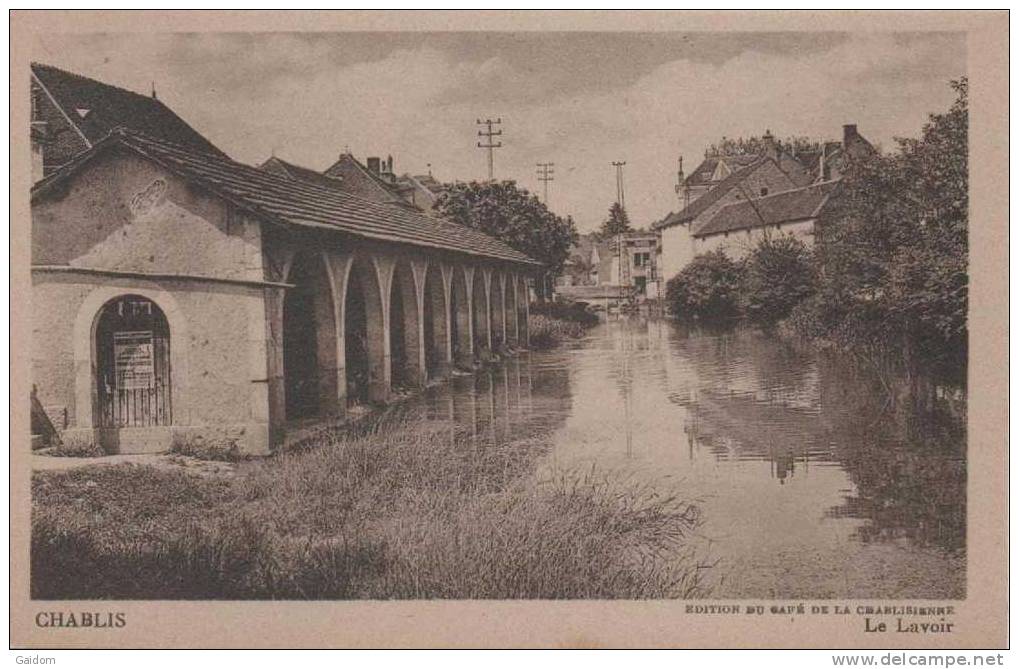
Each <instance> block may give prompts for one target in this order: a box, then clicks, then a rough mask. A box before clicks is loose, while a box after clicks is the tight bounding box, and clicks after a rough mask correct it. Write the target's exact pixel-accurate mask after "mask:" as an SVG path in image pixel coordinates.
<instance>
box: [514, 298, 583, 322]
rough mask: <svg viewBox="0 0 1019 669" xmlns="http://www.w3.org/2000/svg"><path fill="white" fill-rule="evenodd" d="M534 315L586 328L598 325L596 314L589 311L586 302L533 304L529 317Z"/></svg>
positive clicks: (562, 300) (568, 301)
mask: <svg viewBox="0 0 1019 669" xmlns="http://www.w3.org/2000/svg"><path fill="white" fill-rule="evenodd" d="M535 315H543V316H548V317H549V318H557V319H559V320H563V321H570V322H572V323H578V324H580V325H584V326H586V327H592V326H595V325H597V324H598V314H596V313H594V312H593V311H591V309H590V308H589V306H588V304H587V303H586V302H579V301H576V300H564V299H558V300H555V301H554V302H535V303H534V304H532V305H531V316H535Z"/></svg>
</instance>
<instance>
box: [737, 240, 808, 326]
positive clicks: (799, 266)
mask: <svg viewBox="0 0 1019 669" xmlns="http://www.w3.org/2000/svg"><path fill="white" fill-rule="evenodd" d="M813 275H814V268H813V266H812V262H811V254H810V251H809V250H808V249H807V246H806V244H804V243H803V242H801V241H800V240H798V239H796V238H795V237H793V236H792V235H778V236H772V235H768V234H766V235H765V236H764V237H763V238H762V239H761V241H760V242H758V244H757V245H756V246H755V247H754V248H753V250H751V252H750V255H748V256H747V258H746V261H745V267H744V280H743V304H744V311H745V313H746V317H747V318H748V319H749V320H751V321H755V322H757V323H761V324H763V325H774V324H775V323H777V322H778V321H780V320H782V319H784V318H786V317H787V316H788V315H789V314H790V312H792V310H793V308H794V307H796V306H797V305H798V304H799V303H800V302H802V301H803V300H805V299H806V298H807V297H809V296H810V295H811V293H813V291H814V276H813Z"/></svg>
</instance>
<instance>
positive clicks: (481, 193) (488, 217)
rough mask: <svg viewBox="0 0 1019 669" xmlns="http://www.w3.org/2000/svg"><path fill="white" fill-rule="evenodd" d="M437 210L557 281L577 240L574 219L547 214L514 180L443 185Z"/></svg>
mask: <svg viewBox="0 0 1019 669" xmlns="http://www.w3.org/2000/svg"><path fill="white" fill-rule="evenodd" d="M435 210H436V211H437V212H438V213H439V214H441V215H442V216H444V217H446V218H448V219H449V220H451V221H454V222H456V223H459V224H460V225H466V226H469V227H472V228H477V229H478V230H481V231H483V232H486V233H488V234H490V235H492V236H493V237H495V238H496V239H500V240H502V241H503V242H506V244H508V245H509V246H511V247H513V248H515V249H516V250H518V251H520V252H521V253H524V254H526V255H528V256H530V257H531V258H534V259H535V260H538V261H540V262H541V263H542V264H544V265H545V268H546V269H547V270H548V272H549V273H550V274H551V275H553V276H558V275H559V274H560V273H561V272H562V269H563V264H564V263H565V262H566V259H567V258H568V257H569V253H570V248H571V247H572V246H573V245H574V244H575V243H576V241H577V230H576V226H575V225H574V223H573V219H572V218H571V217H569V216H567V217H565V218H563V217H561V216H558V215H556V214H554V213H553V212H551V211H549V209H548V207H546V206H545V204H544V203H543V202H541V200H539V199H538V198H537V197H536V196H534V195H531V194H530V193H528V192H527V190H526V189H523V188H519V187H517V185H516V182H514V181H486V182H484V183H479V182H476V181H472V182H470V183H462V182H459V183H455V184H449V185H447V186H446V189H445V191H444V192H443V194H442V196H441V197H440V198H439V200H438V202H436V203H435Z"/></svg>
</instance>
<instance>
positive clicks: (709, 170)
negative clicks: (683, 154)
mask: <svg viewBox="0 0 1019 669" xmlns="http://www.w3.org/2000/svg"><path fill="white" fill-rule="evenodd" d="M758 158H760V155H758V154H736V155H728V156H708V157H705V158H704V160H703V161H701V164H700V165H698V166H697V167H696V169H694V171H693V172H691V173H690V174H689V176H687V177H686V179H684V180H683V183H685V184H686V185H687V186H700V185H704V184H710V183H711V182H712V177H713V176H714V174H715V170H716V169H718V163H725V165H726V167H728V168H729V169H730V170H732V171H736V170H738V169H739V168H741V167H746V166H747V165H750V164H751V163H753V162H755V161H756V160H757V159H758Z"/></svg>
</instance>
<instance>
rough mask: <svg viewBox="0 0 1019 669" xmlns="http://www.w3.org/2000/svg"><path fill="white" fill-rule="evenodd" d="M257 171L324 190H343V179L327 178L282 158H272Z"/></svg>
mask: <svg viewBox="0 0 1019 669" xmlns="http://www.w3.org/2000/svg"><path fill="white" fill-rule="evenodd" d="M258 169H260V170H267V171H269V172H273V173H274V174H279V175H280V176H284V177H287V178H288V179H293V180H295V181H307V182H308V183H311V184H315V185H318V186H325V187H326V188H343V179H341V178H340V177H327V176H326V175H324V174H322V173H321V172H316V171H315V170H313V169H310V168H308V167H301V166H300V165H295V164H293V163H288V162H287V161H285V160H283V159H282V158H277V157H276V156H272V157H271V158H269V159H268V160H266V161H265V162H264V163H262V164H261V165H259V166H258Z"/></svg>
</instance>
